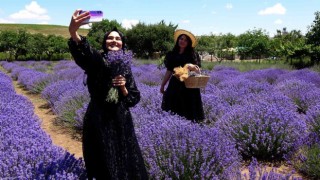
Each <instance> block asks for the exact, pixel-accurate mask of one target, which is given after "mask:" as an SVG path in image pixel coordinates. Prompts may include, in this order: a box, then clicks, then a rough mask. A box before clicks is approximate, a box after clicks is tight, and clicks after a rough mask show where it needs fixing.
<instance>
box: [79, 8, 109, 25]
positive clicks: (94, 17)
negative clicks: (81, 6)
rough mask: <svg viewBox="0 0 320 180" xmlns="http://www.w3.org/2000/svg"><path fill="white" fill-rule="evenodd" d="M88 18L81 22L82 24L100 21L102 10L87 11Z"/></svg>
mask: <svg viewBox="0 0 320 180" xmlns="http://www.w3.org/2000/svg"><path fill="white" fill-rule="evenodd" d="M84 12H87V11H80V12H79V14H82V13H84ZM89 14H90V18H89V19H86V20H84V21H83V22H82V24H88V23H95V22H100V21H102V18H103V12H102V11H89Z"/></svg>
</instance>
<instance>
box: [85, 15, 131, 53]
mask: <svg viewBox="0 0 320 180" xmlns="http://www.w3.org/2000/svg"><path fill="white" fill-rule="evenodd" d="M113 28H118V30H119V31H121V32H123V33H124V32H125V29H124V28H123V27H121V24H120V23H118V22H117V21H116V20H112V21H109V20H107V19H104V20H102V21H101V22H99V23H92V26H91V29H90V30H89V33H88V35H87V38H88V40H89V42H90V45H91V46H92V47H94V48H95V49H98V50H100V49H102V47H101V45H102V41H103V37H104V35H105V33H106V32H108V31H111V30H112V29H113Z"/></svg>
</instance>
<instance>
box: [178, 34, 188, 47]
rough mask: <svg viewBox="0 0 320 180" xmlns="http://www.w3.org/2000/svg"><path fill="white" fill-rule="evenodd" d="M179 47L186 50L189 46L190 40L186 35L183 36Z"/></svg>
mask: <svg viewBox="0 0 320 180" xmlns="http://www.w3.org/2000/svg"><path fill="white" fill-rule="evenodd" d="M178 43H179V47H180V48H186V47H187V46H188V39H187V36H186V35H184V34H183V35H181V36H180V38H179V42H178Z"/></svg>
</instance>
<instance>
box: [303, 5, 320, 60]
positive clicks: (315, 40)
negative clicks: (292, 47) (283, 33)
mask: <svg viewBox="0 0 320 180" xmlns="http://www.w3.org/2000/svg"><path fill="white" fill-rule="evenodd" d="M314 14H315V19H314V21H313V23H312V25H311V26H310V28H309V31H308V32H307V34H306V38H307V42H306V43H307V44H309V45H311V60H312V61H314V62H315V63H319V62H320V11H317V12H315V13H314Z"/></svg>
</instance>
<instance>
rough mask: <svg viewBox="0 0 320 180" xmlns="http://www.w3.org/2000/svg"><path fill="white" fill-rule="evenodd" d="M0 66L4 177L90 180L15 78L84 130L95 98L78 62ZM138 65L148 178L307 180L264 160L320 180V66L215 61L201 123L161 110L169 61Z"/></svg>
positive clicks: (139, 125) (137, 117) (140, 130)
mask: <svg viewBox="0 0 320 180" xmlns="http://www.w3.org/2000/svg"><path fill="white" fill-rule="evenodd" d="M0 65H1V67H2V68H3V69H4V71H5V72H7V73H8V74H5V72H0V94H1V96H0V105H1V106H0V116H1V118H0V179H6V178H8V179H11V178H12V179H85V176H86V172H85V168H84V162H83V160H82V159H76V158H75V157H74V156H72V155H70V153H68V152H65V151H64V150H62V149H61V148H60V147H56V146H54V145H53V144H52V142H51V140H50V138H49V136H48V135H46V133H45V132H44V131H43V130H42V129H41V127H40V121H39V119H38V118H37V117H36V116H35V114H34V112H33V105H32V104H31V103H30V101H28V100H27V99H26V98H24V97H22V96H20V95H17V94H16V93H15V90H14V88H13V85H12V80H17V81H18V83H19V84H21V85H23V86H24V87H25V88H27V89H28V91H30V92H32V93H39V94H41V96H42V97H43V98H44V99H46V101H47V102H48V104H49V105H50V107H51V108H52V110H53V112H54V113H55V114H57V116H58V117H59V119H60V120H61V122H63V124H64V125H65V126H67V127H69V128H71V129H73V130H76V131H81V127H82V118H83V116H84V113H85V110H86V107H87V104H88V102H89V94H88V91H87V87H86V86H85V85H84V82H85V78H86V77H85V74H84V72H83V71H82V70H81V69H80V68H79V67H78V66H77V65H76V64H75V63H74V62H73V61H59V62H56V63H52V62H46V61H38V62H36V61H28V62H0ZM132 71H133V74H134V77H135V80H136V82H137V85H138V88H139V90H140V91H141V101H140V102H139V104H138V105H137V106H135V107H134V108H131V112H132V115H133V119H134V123H135V128H136V129H135V130H136V134H137V136H138V141H139V144H140V146H141V149H142V151H143V155H144V158H145V161H146V162H145V163H146V165H147V168H148V172H149V174H150V177H151V179H256V178H262V179H288V178H291V179H299V178H300V177H294V176H293V175H292V173H294V172H292V173H290V172H288V173H286V174H280V173H278V172H276V171H266V170H265V169H264V167H263V166H262V165H260V164H259V163H258V162H260V161H264V162H284V163H288V164H292V166H293V167H295V169H296V172H299V173H302V174H306V175H307V176H310V177H316V178H317V177H318V178H320V170H319V168H318V169H317V168H315V167H320V140H319V139H320V76H319V73H317V72H314V71H311V70H308V69H302V70H291V71H289V70H282V69H263V70H254V71H249V72H240V71H238V70H237V69H234V68H230V67H223V66H216V67H214V69H213V70H211V71H207V72H206V73H207V74H209V75H210V76H211V78H210V80H209V84H208V86H207V87H206V88H205V89H203V90H202V100H203V104H204V110H205V116H206V120H205V122H204V123H202V124H194V123H191V122H190V121H188V120H186V119H184V118H183V117H180V116H177V115H174V114H170V113H168V112H163V111H162V110H161V108H160V107H161V101H162V94H161V93H160V92H159V89H160V83H161V78H162V76H163V74H164V72H165V69H159V68H158V67H157V66H156V65H138V64H133V66H132ZM79 148H81V147H79ZM248 160H249V161H251V160H252V162H251V164H250V165H249V166H248V169H249V172H250V173H249V174H243V173H241V169H242V168H243V163H244V162H247V161H248Z"/></svg>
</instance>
